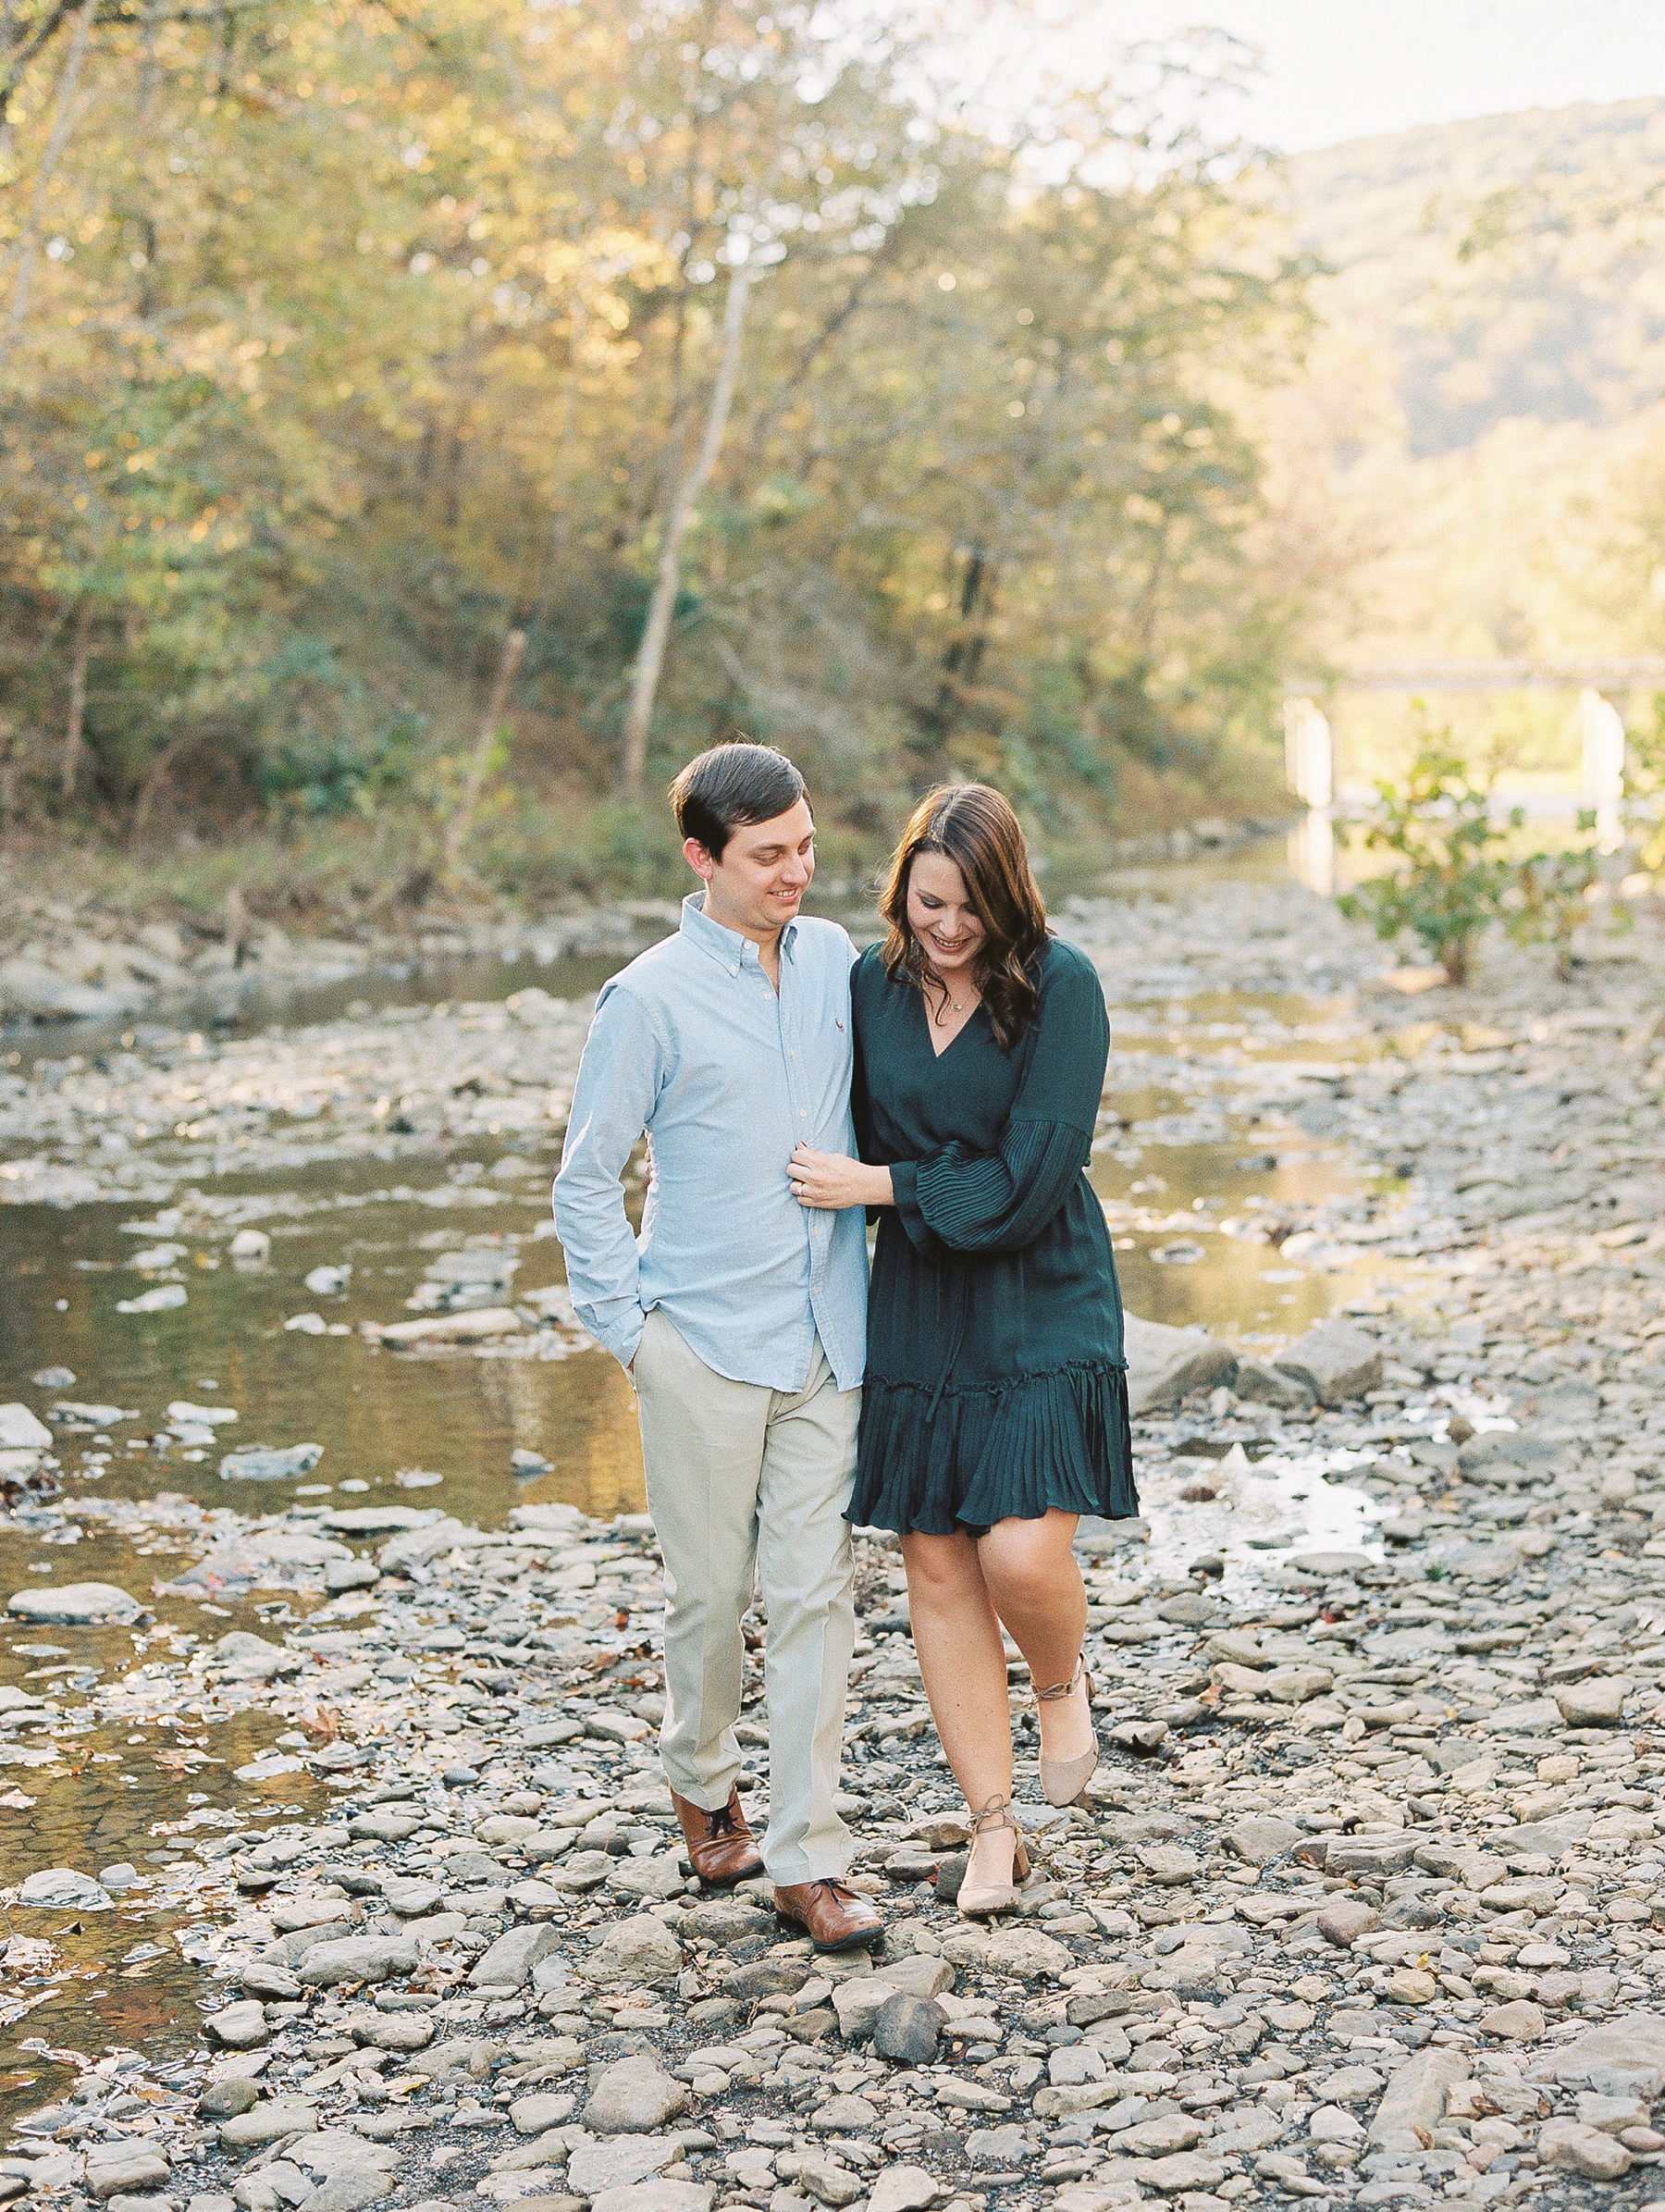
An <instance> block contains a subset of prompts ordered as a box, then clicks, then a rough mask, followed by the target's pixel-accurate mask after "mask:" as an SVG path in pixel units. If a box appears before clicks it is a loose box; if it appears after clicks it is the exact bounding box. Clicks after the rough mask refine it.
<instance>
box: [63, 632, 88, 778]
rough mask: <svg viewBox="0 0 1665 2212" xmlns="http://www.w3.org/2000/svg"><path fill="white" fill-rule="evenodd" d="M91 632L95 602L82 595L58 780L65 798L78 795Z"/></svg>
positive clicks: (72, 659)
mask: <svg viewBox="0 0 1665 2212" xmlns="http://www.w3.org/2000/svg"><path fill="white" fill-rule="evenodd" d="M92 635H93V601H92V599H90V598H83V599H82V600H81V603H80V606H79V607H78V608H77V609H76V610H75V643H74V646H73V648H72V649H71V651H70V656H69V719H68V722H66V723H65V724H64V760H63V766H62V769H61V771H60V772H59V776H58V783H59V787H60V788H61V790H62V792H63V795H64V797H66V798H67V799H68V798H73V797H75V779H76V775H77V773H78V772H79V771H80V755H81V724H82V723H83V721H84V719H85V716H86V711H87V655H88V651H89V641H90V639H91V637H92Z"/></svg>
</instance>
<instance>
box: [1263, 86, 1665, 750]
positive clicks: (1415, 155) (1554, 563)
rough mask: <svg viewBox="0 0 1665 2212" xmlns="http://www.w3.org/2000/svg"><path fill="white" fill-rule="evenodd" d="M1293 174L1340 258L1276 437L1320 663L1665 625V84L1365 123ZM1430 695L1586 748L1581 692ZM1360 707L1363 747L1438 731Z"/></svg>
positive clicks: (1613, 647) (1301, 223)
mask: <svg viewBox="0 0 1665 2212" xmlns="http://www.w3.org/2000/svg"><path fill="white" fill-rule="evenodd" d="M1275 189H1276V190H1277V192H1278V194H1279V196H1280V200H1281V205H1282V211H1283V214H1284V218H1285V220H1286V222H1287V223H1288V225H1289V233H1290V236H1291V238H1292V239H1293V240H1294V241H1296V242H1298V243H1299V244H1300V245H1301V247H1302V248H1303V249H1304V250H1306V251H1308V252H1310V253H1314V254H1316V255H1318V256H1320V257H1321V259H1322V260H1323V262H1324V263H1325V265H1326V268H1327V270H1328V271H1329V272H1330V273H1328V274H1327V275H1325V276H1323V277H1321V278H1319V279H1318V280H1317V281H1316V282H1315V284H1314V288H1313V303H1314V307H1315V309H1316V311H1317V314H1318V317H1319V324H1318V328H1317V331H1316V334H1315V337H1314V341H1313V343H1312V345H1311V347H1310V349H1309V352H1308V354H1307V357H1306V359H1305V362H1304V365H1303V368H1302V372H1301V375H1300V376H1299V377H1297V378H1296V379H1295V380H1294V381H1292V382H1291V383H1290V385H1289V387H1288V388H1286V389H1285V390H1284V392H1283V393H1282V394H1281V395H1280V396H1279V399H1278V402H1277V406H1276V408H1275V410H1274V426H1273V429H1272V433H1271V437H1270V440H1269V443H1270V449H1271V451H1272V455H1273V477H1274V487H1275V497H1276V500H1277V507H1278V512H1279V516H1280V526H1281V530H1282V534H1283V543H1284V548H1285V553H1284V557H1285V560H1286V562H1287V564H1288V566H1289V570H1290V573H1291V574H1292V575H1296V576H1298V577H1299V578H1300V579H1301V582H1302V583H1303V584H1304V585H1305V586H1306V588H1307V596H1306V602H1305V603H1306V610H1307V612H1306V618H1305V624H1304V627H1303V631H1302V646H1303V649H1304V651H1305V655H1306V659H1305V661H1304V663H1303V664H1304V665H1305V666H1307V667H1310V668H1314V669H1319V670H1322V669H1325V668H1330V669H1335V670H1342V669H1346V668H1349V667H1357V666H1359V665H1361V664H1363V663H1369V662H1372V661H1428V660H1431V659H1445V658H1450V659H1479V660H1484V659H1488V658H1492V657H1495V656H1507V655H1514V654H1529V655H1549V656H1573V655H1579V654H1603V655H1606V654H1634V653H1647V652H1658V651H1659V649H1660V647H1661V644H1662V643H1665V406H1661V403H1660V394H1661V391H1662V390H1665V256H1662V255H1661V254H1660V252H1659V246H1660V243H1661V240H1662V238H1665V102H1661V101H1659V100H1641V101H1633V102H1628V103H1625V104H1623V105H1616V106H1587V105H1586V106H1573V107H1568V108H1565V109H1562V110H1560V111H1557V112H1555V113H1546V112H1542V111H1534V112H1532V113H1528V114H1523V115H1514V116H1497V117H1484V118H1481V119H1479V120H1476V121H1474V122H1467V123H1459V124H1449V125H1440V126H1437V127H1431V128H1428V129H1425V130H1412V131H1406V132H1402V133H1400V134H1398V135H1396V136H1392V137H1386V138H1375V139H1365V140H1359V141H1356V142H1351V143H1349V144H1344V145H1339V146H1335V147H1331V148H1328V149H1326V150H1325V151H1323V152H1320V153H1314V154H1302V155H1301V156H1299V157H1298V158H1296V159H1294V160H1291V161H1290V162H1289V163H1288V164H1287V165H1286V166H1285V167H1284V168H1283V169H1282V170H1281V171H1280V172H1279V174H1278V177H1277V183H1276V187H1275ZM1427 711H1428V716H1429V717H1430V718H1431V719H1432V720H1433V721H1434V722H1436V723H1447V722H1449V723H1450V725H1451V726H1452V728H1453V730H1454V732H1455V734H1456V735H1458V737H1459V738H1460V739H1461V740H1462V742H1463V743H1464V744H1465V745H1467V746H1468V747H1469V748H1471V749H1473V750H1474V751H1477V752H1478V751H1491V750H1493V749H1496V748H1501V749H1502V751H1503V753H1504V755H1505V756H1506V757H1507V760H1508V761H1509V762H1510V764H1511V765H1512V766H1513V767H1516V768H1522V769H1528V768H1529V769H1534V770H1549V771H1554V772H1565V771H1567V770H1568V769H1570V768H1571V767H1572V766H1573V763H1574V762H1575V761H1576V759H1577V738H1576V730H1575V719H1574V700H1573V696H1572V694H1571V693H1570V692H1569V693H1568V694H1567V695H1565V696H1562V695H1560V694H1555V693H1538V694H1535V695H1519V694H1517V695H1512V696H1511V695H1506V694H1498V695H1486V696H1482V697H1474V696H1470V697H1467V698H1462V697H1456V698H1430V700H1429V701H1428V710H1427ZM1629 711H1631V713H1632V714H1633V716H1643V717H1646V718H1647V719H1651V717H1652V711H1653V710H1652V705H1651V702H1650V701H1648V700H1646V699H1642V698H1637V699H1634V700H1633V701H1632V702H1630V710H1629ZM1335 719H1336V722H1337V729H1338V738H1339V740H1340V744H1341V748H1342V760H1343V767H1344V769H1345V770H1347V771H1350V772H1353V773H1371V774H1374V773H1376V772H1382V771H1388V770H1391V769H1392V767H1393V766H1394V764H1395V762H1396V761H1397V760H1400V759H1401V758H1402V757H1403V754H1404V752H1405V751H1406V749H1407V748H1408V747H1409V745H1410V743H1411V741H1412V734H1413V726H1414V717H1413V715H1412V709H1411V706H1410V703H1409V702H1408V701H1407V700H1405V699H1403V698H1379V697H1360V696H1359V695H1356V694H1355V695H1346V694H1342V695H1338V698H1337V701H1336V715H1335Z"/></svg>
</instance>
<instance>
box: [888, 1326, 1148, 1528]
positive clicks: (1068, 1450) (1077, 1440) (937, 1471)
mask: <svg viewBox="0 0 1665 2212" xmlns="http://www.w3.org/2000/svg"><path fill="white" fill-rule="evenodd" d="M857 1464H858V1467H859V1470H860V1471H859V1473H858V1475H857V1481H856V1490H855V1494H854V1496H853V1497H852V1498H851V1501H850V1504H849V1508H848V1511H847V1513H846V1514H845V1518H846V1519H847V1520H848V1521H850V1522H851V1523H852V1524H853V1525H854V1526H857V1527H862V1528H888V1529H891V1530H894V1532H895V1533H896V1534H898V1535H902V1536H907V1535H915V1534H918V1535H922V1536H951V1535H953V1534H955V1533H956V1531H957V1530H964V1531H966V1532H968V1533H969V1534H971V1535H973V1536H981V1535H984V1534H986V1533H987V1531H988V1530H989V1529H990V1528H992V1527H993V1526H994V1524H995V1522H996V1521H1005V1520H1020V1521H1033V1520H1039V1519H1040V1518H1041V1517H1042V1514H1046V1513H1048V1512H1050V1511H1053V1510H1056V1511H1058V1512H1061V1513H1072V1514H1096V1515H1099V1516H1102V1517H1103V1518H1104V1519H1105V1520H1107V1521H1120V1520H1127V1519H1129V1518H1130V1517H1131V1516H1132V1515H1134V1514H1137V1513H1138V1511H1139V1492H1138V1490H1137V1489H1136V1488H1135V1486H1134V1481H1133V1443H1132V1437H1131V1434H1130V1432H1129V1425H1128V1377H1127V1370H1126V1368H1125V1367H1122V1366H1117V1365H1116V1364H1115V1363H1114V1362H1112V1361H1109V1360H1082V1361H1076V1362H1072V1363H1070V1364H1069V1365H1067V1366H1059V1367H1054V1368H1048V1369H1043V1370H1042V1371H1040V1372H1036V1373H1030V1374H1028V1375H1021V1376H1017V1377H1015V1378H1013V1379H1012V1380H1011V1381H1010V1382H991V1383H960V1384H953V1385H950V1386H948V1387H946V1388H944V1389H942V1390H937V1389H934V1388H932V1387H931V1386H930V1385H928V1384H925V1383H919V1382H893V1381H889V1380H887V1379H886V1378H884V1377H882V1376H874V1375H871V1374H870V1375H869V1377H868V1379H867V1381H866V1383H865V1384H864V1386H863V1389H862V1401H861V1430H860V1443H859V1447H858V1453H857Z"/></svg>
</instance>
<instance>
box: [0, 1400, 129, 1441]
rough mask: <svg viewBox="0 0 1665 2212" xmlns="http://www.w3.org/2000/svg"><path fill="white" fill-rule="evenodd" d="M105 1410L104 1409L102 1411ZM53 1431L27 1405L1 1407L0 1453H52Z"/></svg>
mask: <svg viewBox="0 0 1665 2212" xmlns="http://www.w3.org/2000/svg"><path fill="white" fill-rule="evenodd" d="M100 1410H101V1411H102V1410H103V1409H102V1408H101V1409H100ZM51 1450H52V1431H51V1429H50V1428H48V1427H47V1426H46V1424H45V1422H44V1421H42V1420H39V1419H37V1418H36V1416H35V1415H33V1414H31V1412H30V1410H29V1408H28V1406H26V1405H20V1404H16V1403H14V1404H11V1405H0V1452H50V1451H51Z"/></svg>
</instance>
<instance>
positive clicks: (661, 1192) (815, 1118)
mask: <svg viewBox="0 0 1665 2212" xmlns="http://www.w3.org/2000/svg"><path fill="white" fill-rule="evenodd" d="M855 958H856V948H855V946H854V945H852V944H851V943H850V940H849V938H848V937H847V936H846V935H845V932H844V931H843V930H842V929H840V928H839V926H838V925H837V923H836V922H832V921H794V922H789V923H788V924H787V925H786V927H785V929H783V931H782V933H781V963H780V968H781V987H780V992H779V994H778V995H777V994H776V992H775V989H774V987H773V985H772V984H771V982H770V980H769V978H768V976H767V975H766V974H765V973H764V971H763V968H762V964H761V963H760V961H759V958H758V948H757V946H756V945H754V944H753V943H752V941H751V939H750V938H749V937H743V936H741V935H739V934H738V933H736V932H735V931H734V930H727V929H724V928H722V925H721V924H720V923H718V922H715V921H709V920H708V918H707V916H706V914H705V912H704V910H703V896H702V895H701V894H699V893H695V894H694V895H693V896H691V897H688V898H685V900H684V901H683V910H682V928H681V930H680V931H679V932H678V933H677V934H676V935H675V936H674V937H667V938H666V939H665V940H664V942H663V943H662V944H660V945H654V946H653V948H652V949H651V951H648V952H645V953H643V954H642V956H641V958H639V959H635V960H633V961H632V962H631V963H630V966H629V967H628V968H626V969H624V970H623V972H622V973H621V974H618V975H615V976H614V977H613V978H612V980H611V982H608V983H607V984H605V985H604V986H603V988H602V991H601V995H600V996H599V997H598V999H597V1001H596V1014H595V1019H594V1020H593V1021H592V1022H591V1024H590V1032H589V1037H588V1040H587V1041H586V1044H585V1047H584V1059H583V1063H582V1065H581V1066H580V1068H579V1069H578V1081H577V1084H576V1086H575V1088H574V1090H573V1110H572V1114H571V1116H570V1118H569V1119H568V1122H567V1133H566V1142H565V1143H564V1145H563V1146H562V1148H561V1172H560V1173H559V1175H557V1177H556V1178H555V1227H556V1230H557V1231H558V1233H559V1235H560V1238H561V1244H562V1246H563V1247H564V1249H565V1252H566V1263H567V1280H568V1282H569V1283H570V1284H571V1286H572V1291H573V1306H574V1307H575V1309H576V1311H577V1315H578V1318H579V1319H580V1320H581V1321H582V1322H583V1323H584V1326H585V1327H586V1328H587V1329H589V1330H590V1332H591V1333H592V1335H594V1336H596V1337H598V1339H599V1340H600V1341H601V1342H602V1343H603V1344H605V1345H606V1347H607V1349H608V1350H609V1351H610V1352H611V1353H612V1355H613V1357H614V1358H615V1359H616V1360H618V1361H619V1362H620V1364H621V1365H622V1366H629V1365H630V1363H631V1361H632V1360H633V1359H634V1358H635V1352H636V1345H637V1343H638V1342H639V1341H640V1339H641V1334H642V1322H643V1319H644V1317H645V1316H647V1315H648V1313H650V1312H651V1311H652V1309H653V1308H654V1307H655V1306H659V1307H660V1308H661V1309H662V1311H663V1313H664V1315H665V1317H666V1319H667V1320H669V1321H670V1322H671V1323H672V1326H673V1327H674V1328H676V1330H677V1332H678V1333H679V1335H680V1336H681V1337H682V1339H683V1341H685V1343H686V1344H687V1346H688V1348H689V1350H690V1351H692V1352H693V1353H695V1354H696V1356H697V1358H699V1359H701V1360H703V1361H704V1362H705V1364H706V1366H708V1367H712V1368H715V1370H716V1371H717V1373H718V1374H719V1375H725V1376H727V1377H728V1378H730V1379H731V1380H732V1381H734V1382H755V1383H762V1384H765V1385H766V1386H768V1387H769V1388H770V1389H771V1390H802V1389H803V1387H804V1385H805V1382H806V1381H807V1380H808V1373H809V1359H810V1354H811V1353H812V1351H813V1350H814V1345H815V1338H816V1334H817V1331H818V1330H819V1332H820V1341H821V1345H822V1349H823V1350H824V1351H825V1353H826V1355H827V1359H828V1363H829V1364H830V1366H832V1369H833V1374H834V1376H835V1377H836V1378H837V1380H838V1387H839V1389H840V1390H853V1389H854V1388H855V1386H856V1385H857V1383H858V1382H859V1381H860V1380H861V1374H862V1367H863V1364H864V1361H865V1358H866V1352H867V1230H866V1218H865V1216H864V1214H863V1211H862V1209H861V1207H859V1206H852V1207H849V1208H846V1209H845V1210H844V1211H842V1212H838V1213H828V1212H824V1211H820V1210H816V1209H813V1208H807V1207H804V1206H800V1205H798V1203H797V1201H796V1199H795V1198H794V1197H793V1195H792V1193H791V1191H790V1190H789V1188H788V1187H787V1172H786V1171H787V1163H788V1162H789V1161H790V1159H791V1157H792V1152H793V1147H794V1146H795V1145H796V1144H797V1143H800V1142H803V1143H809V1144H811V1145H813V1146H814V1147H815V1149H816V1150H817V1151H818V1152H841V1153H846V1154H848V1155H851V1156H852V1157H854V1155H855V1152H856V1131H855V1126H854V1124H853V1123H852V1121H851V1118H850V1076H851V1069H852V1057H853V1054H852V1039H851V1028H850V969H851V966H852V965H853V963H854V961H855ZM644 1130H645V1131H647V1132H648V1169H649V1171H648V1199H647V1205H646V1206H645V1207H644V1209H643V1214H642V1233H641V1235H640V1236H639V1237H635V1236H632V1234H631V1230H630V1223H629V1221H628V1219H627V1218H626V1217H625V1212H624V1196H623V1189H622V1188H621V1184H620V1180H619V1179H620V1176H621V1174H622V1173H623V1169H624V1167H625V1165H626V1163H627V1162H628V1160H629V1158H630V1155H631V1152H632V1150H633V1149H634V1148H635V1143H636V1140H637V1138H638V1137H639V1136H640V1135H641V1134H642V1132H643V1131H644Z"/></svg>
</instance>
